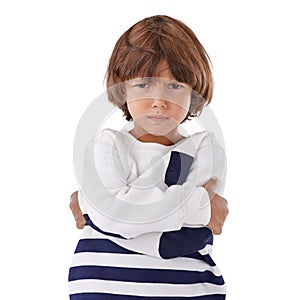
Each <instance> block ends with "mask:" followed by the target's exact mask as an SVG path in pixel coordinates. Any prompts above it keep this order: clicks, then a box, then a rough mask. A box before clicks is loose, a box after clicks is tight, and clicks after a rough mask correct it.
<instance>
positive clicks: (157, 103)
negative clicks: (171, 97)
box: [152, 98, 167, 108]
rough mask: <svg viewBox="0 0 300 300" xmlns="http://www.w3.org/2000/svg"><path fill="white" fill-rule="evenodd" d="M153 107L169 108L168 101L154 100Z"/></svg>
mask: <svg viewBox="0 0 300 300" xmlns="http://www.w3.org/2000/svg"><path fill="white" fill-rule="evenodd" d="M152 107H153V108H155V107H159V108H160V107H162V108H167V104H166V101H165V100H163V99H161V98H153V102H152Z"/></svg>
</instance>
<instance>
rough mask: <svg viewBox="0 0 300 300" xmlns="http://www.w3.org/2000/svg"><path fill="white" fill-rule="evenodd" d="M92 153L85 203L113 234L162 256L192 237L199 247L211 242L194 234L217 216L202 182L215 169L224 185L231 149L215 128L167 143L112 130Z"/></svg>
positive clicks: (86, 209) (91, 216)
mask: <svg viewBox="0 0 300 300" xmlns="http://www.w3.org/2000/svg"><path fill="white" fill-rule="evenodd" d="M85 157H86V159H85V162H84V170H85V171H84V175H83V178H84V181H83V184H82V187H81V190H80V191H79V203H80V207H81V209H82V210H83V213H84V214H85V215H86V216H88V222H90V223H91V224H92V225H93V226H94V227H95V228H96V229H97V230H100V231H101V232H102V233H104V234H106V235H107V236H108V237H109V238H110V239H111V240H112V241H114V242H116V243H117V244H119V245H121V246H123V247H125V248H127V249H130V250H133V251H137V252H139V253H144V254H148V255H152V256H156V257H173V256H176V255H177V254H176V251H175V253H174V249H175V248H176V246H177V248H178V246H180V243H182V242H183V241H185V242H186V240H187V239H189V238H190V239H193V240H191V244H190V245H191V248H193V250H201V249H202V251H204V252H205V251H207V249H206V248H207V247H208V248H209V247H210V245H206V244H205V242H204V244H202V245H199V244H198V245H194V240H195V232H196V230H197V229H200V228H202V230H201V232H202V233H203V232H205V235H206V234H207V229H206V228H205V229H203V227H204V226H205V225H206V224H207V223H208V222H209V219H210V201H209V196H208V193H207V191H206V190H205V189H204V188H203V187H202V185H203V184H205V183H206V182H207V181H208V180H209V179H210V178H212V177H214V176H215V177H218V179H219V183H218V185H217V187H216V190H215V192H217V193H218V194H221V195H222V193H223V189H224V181H225V170H226V158H225V153H224V151H223V149H222V148H221V147H220V146H219V145H218V143H217V141H216V140H215V138H214V136H213V135H212V134H211V133H208V132H199V133H196V134H193V135H191V136H188V137H186V138H184V139H183V140H181V141H180V142H178V143H176V144H175V145H171V146H165V145H161V144H158V143H146V142H141V141H138V140H137V139H136V138H135V137H133V136H132V135H131V134H130V133H129V132H128V131H127V130H121V131H116V130H112V129H104V130H103V131H102V132H101V133H100V134H99V135H98V136H97V137H96V139H95V140H93V141H91V143H90V144H89V146H88V148H87V151H86V156H85ZM167 233H169V234H167ZM174 233H175V234H174ZM199 233H200V231H199ZM202 233H201V234H202ZM162 237H164V238H165V239H163V238H162ZM170 237H172V238H171V240H170V239H169V240H168V242H167V243H166V242H165V244H164V245H167V246H164V245H163V244H162V241H163V240H165V241H166V238H170ZM195 247H196V248H199V249H194V248H195ZM201 247H202V248H201ZM170 249H172V250H171V252H172V253H171V252H169V250H170ZM179 253H180V251H179Z"/></svg>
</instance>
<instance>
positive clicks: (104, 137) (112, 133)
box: [95, 128, 119, 142]
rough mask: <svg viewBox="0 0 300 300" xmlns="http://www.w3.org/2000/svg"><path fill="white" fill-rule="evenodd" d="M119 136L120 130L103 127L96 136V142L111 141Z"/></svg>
mask: <svg viewBox="0 0 300 300" xmlns="http://www.w3.org/2000/svg"><path fill="white" fill-rule="evenodd" d="M118 136H119V131H118V130H115V129H111V128H104V129H101V130H100V131H99V132H98V133H97V135H96V137H95V142H111V141H114V140H115V139H116V138H117V137H118Z"/></svg>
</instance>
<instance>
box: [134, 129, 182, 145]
mask: <svg viewBox="0 0 300 300" xmlns="http://www.w3.org/2000/svg"><path fill="white" fill-rule="evenodd" d="M177 129H178V128H174V129H172V130H171V131H169V132H168V134H167V135H153V134H151V133H149V132H147V131H145V130H143V129H142V128H139V126H134V128H133V129H132V130H131V131H130V133H131V134H132V135H133V136H134V137H135V138H136V139H137V140H139V141H141V142H145V143H158V144H162V145H165V146H171V145H174V144H175V143H177V142H178V141H180V140H181V139H182V138H184V136H182V135H180V134H179V132H178V130H177Z"/></svg>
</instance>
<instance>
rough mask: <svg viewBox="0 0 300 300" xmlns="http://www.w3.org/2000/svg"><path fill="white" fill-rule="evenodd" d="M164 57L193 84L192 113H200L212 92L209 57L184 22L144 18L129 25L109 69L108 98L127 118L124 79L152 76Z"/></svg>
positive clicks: (179, 77) (174, 71)
mask: <svg viewBox="0 0 300 300" xmlns="http://www.w3.org/2000/svg"><path fill="white" fill-rule="evenodd" d="M162 60H165V61H166V62H167V64H168V66H169V68H170V71H171V73H172V74H173V76H174V77H175V78H176V80H178V81H179V82H184V83H187V84H188V85H190V86H191V87H192V90H193V91H192V96H191V105H190V108H189V112H188V114H187V116H186V117H185V119H184V120H183V122H184V121H185V120H186V119H188V117H189V116H191V117H194V116H197V115H198V113H199V114H200V113H201V111H202V109H203V106H204V105H205V104H206V105H207V104H209V103H210V101H211V98H212V94H213V78H212V72H211V67H210V66H211V65H210V59H209V56H208V54H207V53H206V51H205V49H204V47H203V46H202V45H201V43H200V42H199V40H198V39H197V37H196V35H195V33H194V32H193V31H192V30H191V29H190V28H189V27H187V26H186V25H185V24H184V23H183V22H181V21H179V20H176V19H174V18H171V17H169V16H164V15H157V16H153V17H149V18H145V19H143V20H141V21H139V22H137V23H136V24H135V25H133V26H132V27H130V28H129V29H128V30H127V31H126V32H124V34H123V35H122V36H121V37H120V38H119V40H118V41H117V43H116V45H115V47H114V50H113V52H112V55H111V57H110V60H109V64H108V68H107V72H106V86H107V90H108V99H109V101H111V102H112V103H113V104H115V105H117V106H118V107H119V108H121V109H122V111H123V113H124V116H125V117H126V120H127V121H130V120H132V117H131V115H130V113H129V111H128V109H127V104H126V101H125V100H124V99H125V88H124V81H126V80H130V79H133V78H135V77H153V75H154V74H155V71H156V69H157V65H158V64H159V63H160V62H161V61H162Z"/></svg>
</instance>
